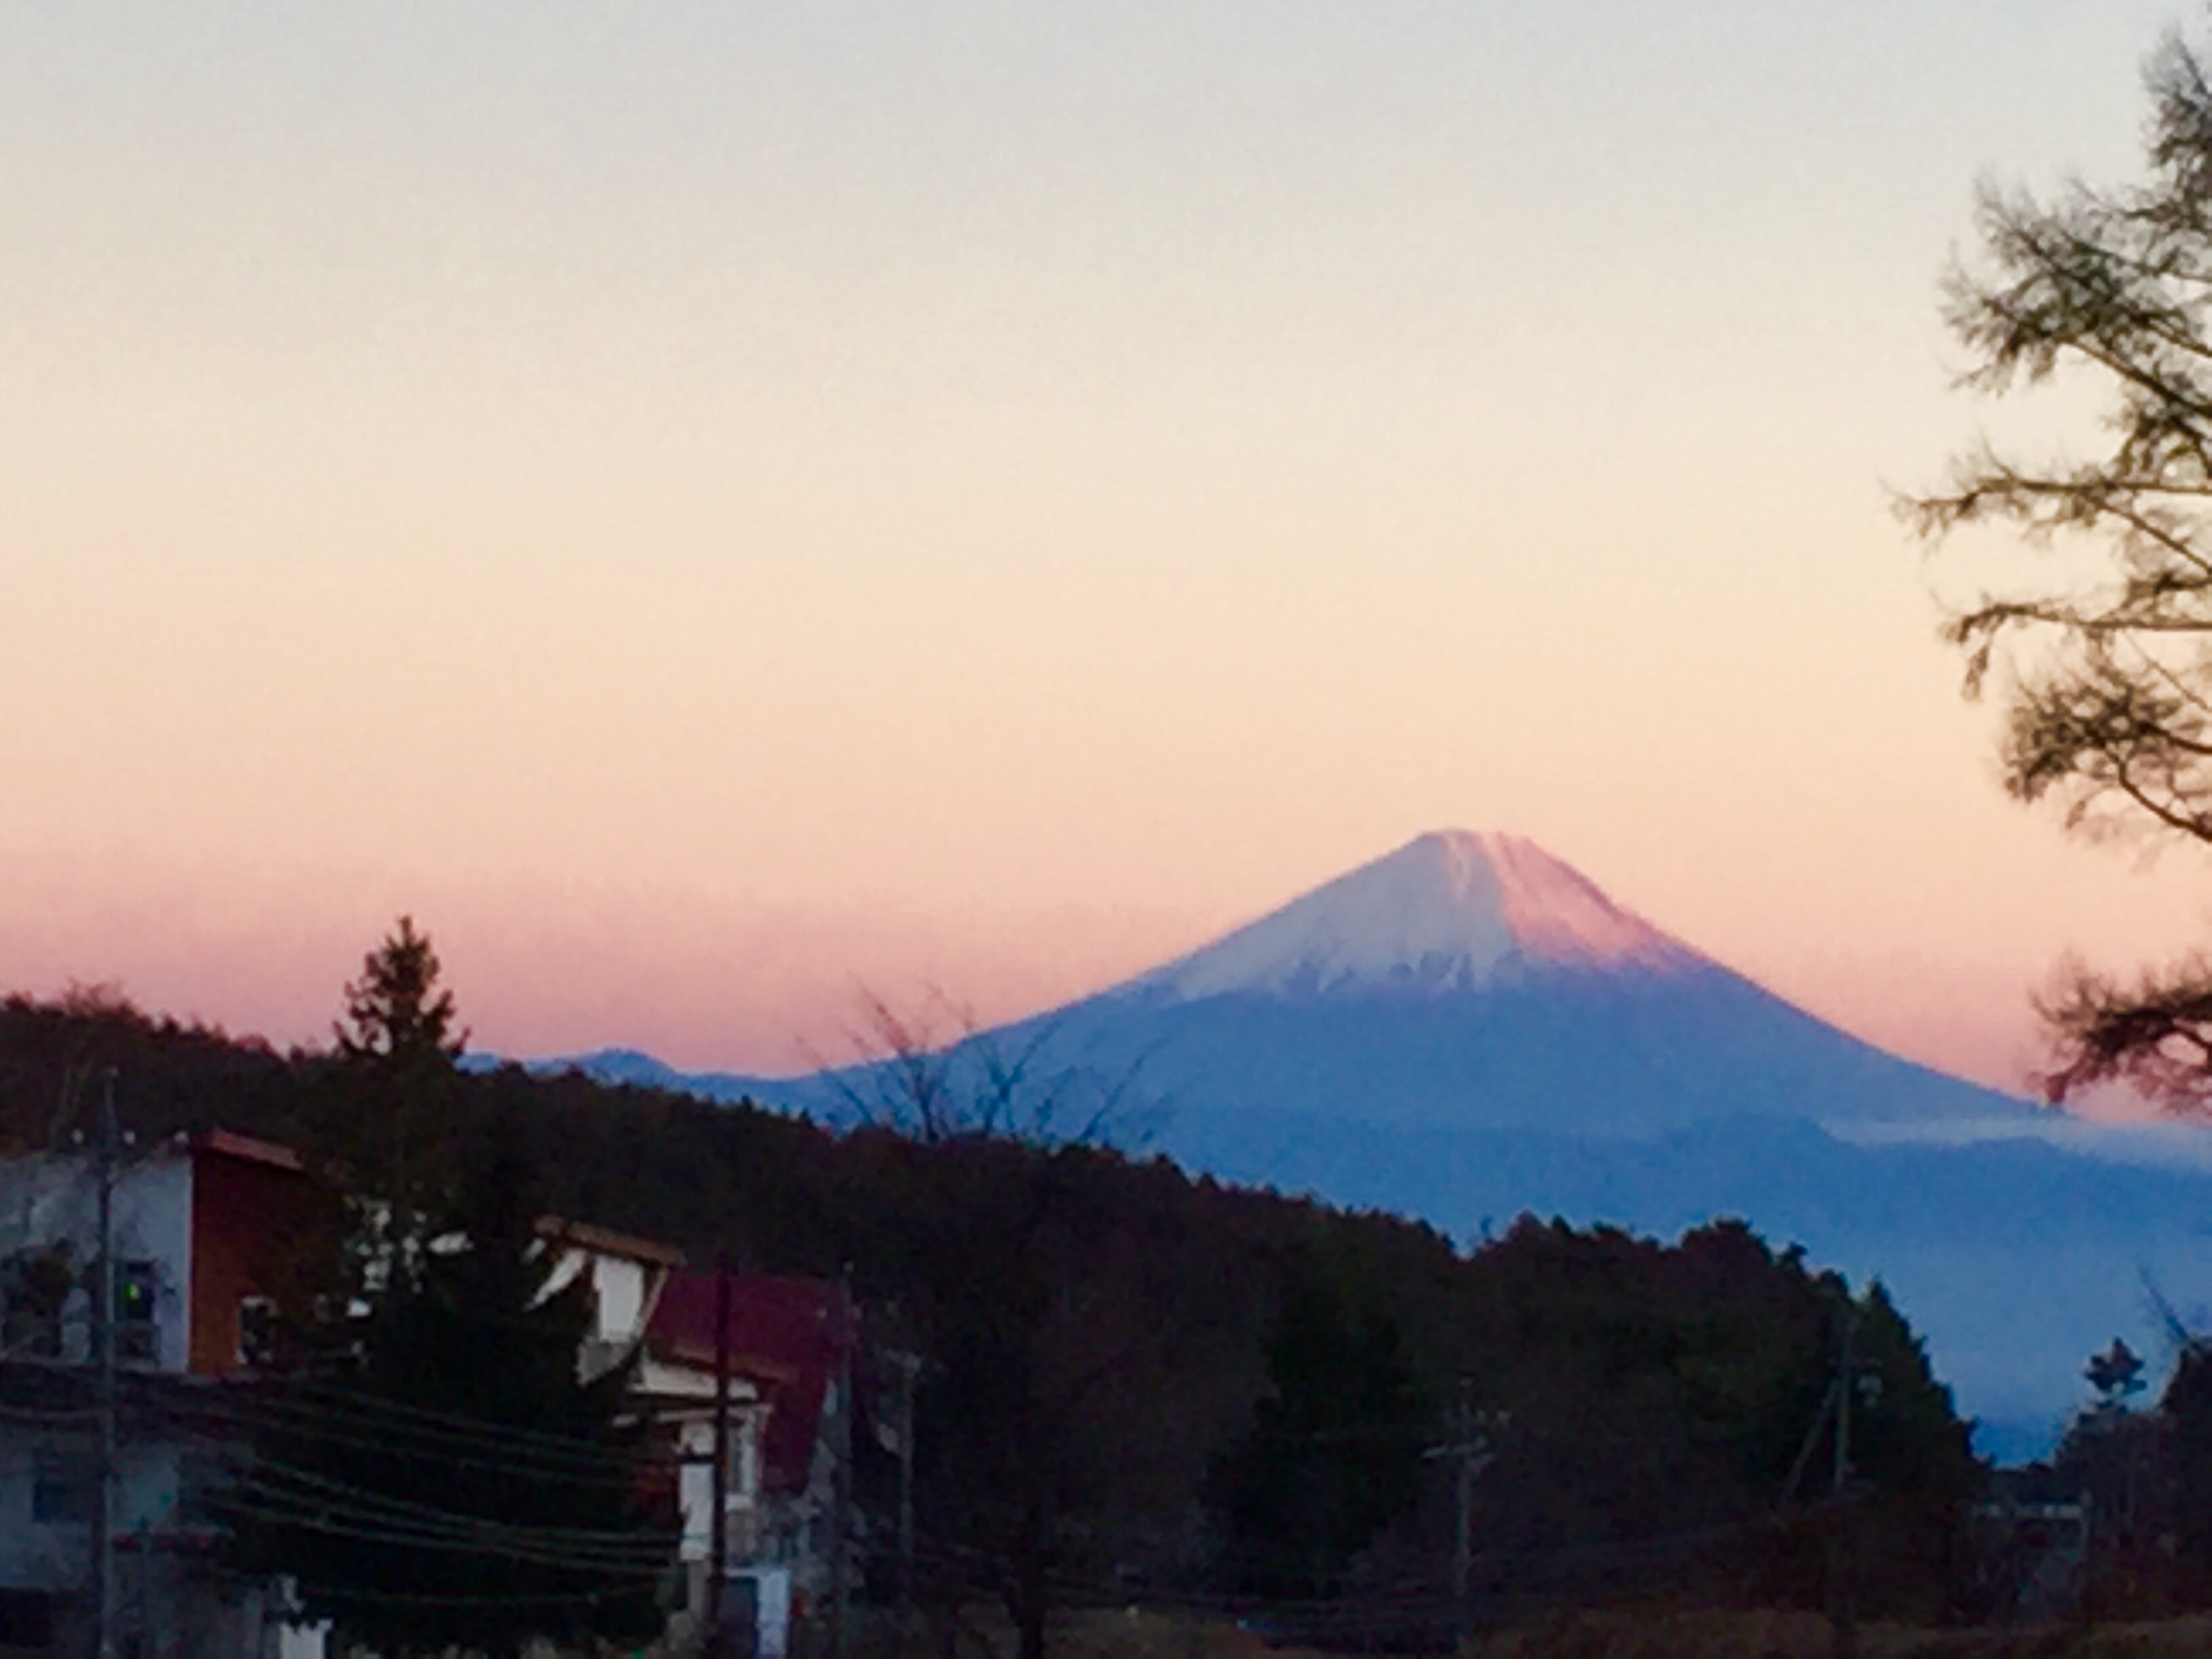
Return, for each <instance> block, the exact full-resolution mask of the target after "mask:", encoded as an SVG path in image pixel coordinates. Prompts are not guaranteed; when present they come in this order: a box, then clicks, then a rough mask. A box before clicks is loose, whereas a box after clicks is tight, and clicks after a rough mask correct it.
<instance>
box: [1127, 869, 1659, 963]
mask: <svg viewBox="0 0 2212 1659" xmlns="http://www.w3.org/2000/svg"><path fill="white" fill-rule="evenodd" d="M1702 960H1703V958H1702V957H1699V955H1698V953H1697V952H1696V951H1692V950H1691V949H1690V947H1689V946H1687V945H1684V944H1682V943H1680V941H1679V940H1677V939H1671V938H1669V937H1668V935H1667V934H1665V933H1662V932H1660V931H1659V929H1657V928H1656V927H1653V926H1651V924H1650V923H1649V922H1647V921H1644V919H1643V918H1642V917H1641V916H1638V915H1636V914H1634V913H1633V912H1632V911H1629V910H1626V909H1624V908H1621V907H1620V906H1619V905H1617V904H1615V903H1614V902H1613V901H1612V900H1611V899H1609V898H1607V896H1605V894H1604V893H1603V892H1602V891H1601V890H1599V888H1598V887H1597V885H1596V884H1595V883H1593V882H1591V881H1590V880H1589V879H1588V878H1586V877H1584V876H1583V874H1582V873H1581V872H1579V871H1577V870H1576V869H1574V868H1573V867H1572V866H1569V865H1567V864H1565V863H1562V862H1561V861H1560V860H1558V859H1555V858H1553V856H1552V855H1551V854H1549V853H1547V852H1546V851H1545V850H1544V849H1543V848H1541V847H1539V846H1537V845H1536V844H1535V842H1532V841H1528V840H1525V839H1523V838H1522V837H1521V836H1509V835H1500V834H1497V833H1494V832H1493V833H1480V834H1479V833H1476V832H1474V831H1473V830H1467V829H1442V830H1437V831H1433V832H1431V834H1428V835H1425V836H1418V837H1416V838H1415V839H1414V840H1413V841H1410V842H1407V844H1406V845H1405V846H1403V847H1401V848H1399V849H1398V850H1397V851H1396V852H1395V853H1390V854H1386V855H1385V856H1383V857H1382V858H1379V859H1376V860H1374V861H1373V862H1372V863H1370V864H1364V865H1362V866H1359V868H1358V869H1356V870H1353V871H1352V872H1349V873H1347V874H1345V875H1342V876H1339V877H1338V878H1336V879H1335V880H1334V881H1331V882H1328V883H1327V884H1324V885H1322V886H1320V887H1317V888H1316V889H1314V890H1312V891H1311V892H1310V893H1307V894H1305V895H1304V896H1303V897H1300V898H1297V899H1294V900H1292V901H1291V902H1290V903H1289V904H1287V905H1285V906H1284V907H1283V908H1281V909H1279V910H1277V911H1274V912H1273V913H1272V914H1271V915H1266V916H1263V917H1261V919H1260V920H1259V921H1255V922H1252V923H1250V924H1249V925H1248V926H1246V927H1241V928H1238V929H1237V931H1236V932H1235V933H1230V934H1229V935H1227V936H1226V937H1225V938H1223V939H1218V940H1216V941H1215V942H1214V943H1213V944H1212V945H1206V946H1205V947H1204V948H1203V949H1201V950H1199V951H1194V952H1192V953H1191V954H1190V955H1188V956H1187V957H1181V958H1179V959H1177V960H1176V961H1174V962H1171V963H1167V964H1166V965H1165V966H1164V967H1161V968H1158V969H1153V970H1152V972H1151V973H1149V974H1146V975H1144V976H1143V977H1142V978H1141V979H1139V980H1137V981H1133V984H1132V985H1131V986H1130V987H1127V988H1129V989H1131V990H1137V989H1143V990H1146V991H1148V992H1151V993H1153V994H1165V995H1167V996H1168V997H1170V998H1171V999H1173V1000H1179V1001H1194V1000H1198V999H1200V998H1204V997H1212V996H1220V995H1224V994H1230V993H1237V992H1246V993H1249V992H1261V993H1269V992H1272V993H1276V994H1295V993H1310V992H1339V993H1341V992H1346V991H1362V990H1389V989H1414V988H1423V989H1433V990H1444V989H1468V990H1472V989H1476V988H1479V987H1482V986H1484V985H1486V984H1489V983H1491V982H1492V981H1494V980H1496V979H1498V978H1499V977H1500V976H1501V975H1511V974H1513V973H1515V972H1516V971H1518V970H1520V969H1526V968H1530V967H1537V966H1548V967H1566V968H1587V969H1622V968H1638V969H1648V970H1651V971H1656V972H1661V973H1665V972H1671V971H1674V970H1676V969H1681V968H1685V967H1687V966H1689V965H1691V964H1692V963H1697V962H1699V961H1702Z"/></svg>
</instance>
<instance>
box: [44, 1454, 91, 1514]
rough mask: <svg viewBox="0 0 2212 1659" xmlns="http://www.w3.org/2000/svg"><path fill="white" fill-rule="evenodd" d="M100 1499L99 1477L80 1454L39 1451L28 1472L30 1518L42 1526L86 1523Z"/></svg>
mask: <svg viewBox="0 0 2212 1659" xmlns="http://www.w3.org/2000/svg"><path fill="white" fill-rule="evenodd" d="M99 1500H100V1478H99V1474H98V1472H97V1471H96V1470H95V1469H94V1468H93V1464H92V1460H91V1458H89V1457H88V1456H86V1455H82V1454H80V1453H70V1452H40V1454H39V1458H38V1462H37V1463H36V1464H35V1465H33V1468H32V1472H31V1519H32V1520H33V1521H35V1522H39V1523H40V1525H41V1526H48V1527H61V1526H76V1525H81V1524H83V1523H85V1522H89V1521H90V1520H91V1519H92V1512H93V1510H94V1508H96V1507H97V1506H98V1504H99Z"/></svg>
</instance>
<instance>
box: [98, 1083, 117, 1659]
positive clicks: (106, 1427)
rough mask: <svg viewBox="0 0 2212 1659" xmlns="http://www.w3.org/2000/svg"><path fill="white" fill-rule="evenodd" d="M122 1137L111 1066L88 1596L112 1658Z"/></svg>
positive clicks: (104, 1120)
mask: <svg viewBox="0 0 2212 1659" xmlns="http://www.w3.org/2000/svg"><path fill="white" fill-rule="evenodd" d="M121 1139H122V1137H121V1135H120V1133H118V1130H117V1128H116V1124H115V1068H114V1067H113V1066H109V1067H108V1068H107V1070H106V1073H104V1074H103V1075H102V1077H101V1079H100V1134H99V1138H98V1139H97V1140H96V1141H95V1142H94V1147H95V1151H94V1168H95V1169H96V1170H97V1171H98V1176H99V1182H100V1273H99V1277H98V1279H97V1281H96V1282H97V1285H98V1290H97V1292H96V1294H95V1296H94V1303H93V1337H94V1342H95V1343H96V1345H97V1352H96V1356H95V1358H96V1362H97V1365H98V1370H97V1373H96V1375H97V1378H98V1382H97V1389H98V1392H97V1394H96V1395H95V1396H94V1398H95V1401H96V1404H97V1407H98V1411H99V1417H100V1493H99V1496H98V1498H96V1499H95V1500H94V1502H95V1506H94V1510H93V1515H92V1598H93V1630H94V1654H95V1656H96V1659H115V1540H114V1528H115V1488H116V1484H117V1474H118V1469H117V1467H116V1464H117V1457H116V1425H115V1166H116V1159H117V1152H118V1143H119V1142H120V1140H121Z"/></svg>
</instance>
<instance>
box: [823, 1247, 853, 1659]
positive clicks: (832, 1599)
mask: <svg viewBox="0 0 2212 1659" xmlns="http://www.w3.org/2000/svg"><path fill="white" fill-rule="evenodd" d="M855 1323H856V1322H855V1320H854V1316H853V1264H852V1263H851V1262H849V1261H848V1262H847V1263H846V1264H845V1267H844V1269H843V1271H842V1273H840V1274H839V1275H838V1279H837V1331H836V1336H837V1421H836V1436H837V1438H836V1455H837V1462H836V1480H835V1481H834V1482H833V1483H832V1486H831V1489H830V1517H831V1518H830V1527H829V1620H830V1623H829V1651H830V1653H831V1655H832V1656H833V1659H845V1634H846V1629H847V1626H848V1625H849V1624H850V1622H851V1613H852V1600H853V1590H852V1574H851V1572H850V1571H848V1566H847V1563H846V1560H845V1556H846V1541H847V1537H848V1534H850V1532H851V1531H852V1522H853V1346H854V1338H855V1336H856V1334H857V1332H856V1331H855V1329H854V1326H855Z"/></svg>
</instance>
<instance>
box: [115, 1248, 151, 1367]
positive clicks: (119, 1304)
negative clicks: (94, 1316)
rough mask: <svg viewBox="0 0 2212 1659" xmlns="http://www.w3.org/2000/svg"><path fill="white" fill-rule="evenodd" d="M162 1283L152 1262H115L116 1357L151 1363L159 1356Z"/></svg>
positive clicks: (122, 1359) (128, 1361) (131, 1362)
mask: <svg viewBox="0 0 2212 1659" xmlns="http://www.w3.org/2000/svg"><path fill="white" fill-rule="evenodd" d="M158 1284H159V1280H158V1279H157V1278H156V1276H155V1267H154V1264H153V1263H152V1262H150V1261H118V1262H117V1263H116V1264H115V1357H116V1358H118V1359H120V1360H121V1361H123V1363H124V1364H126V1365H128V1364H140V1365H143V1364H152V1363H153V1362H154V1360H155V1358H157V1357H158V1355H159V1353H160V1349H159V1348H158V1347H157V1346H155V1323H154V1303H155V1289H156V1288H157V1285H158Z"/></svg>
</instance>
